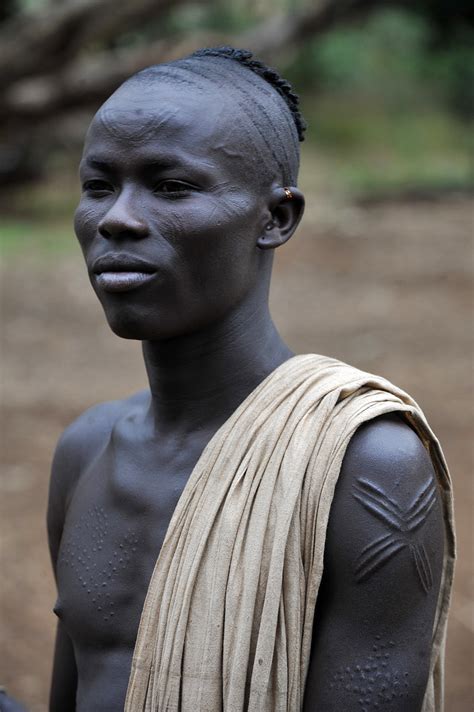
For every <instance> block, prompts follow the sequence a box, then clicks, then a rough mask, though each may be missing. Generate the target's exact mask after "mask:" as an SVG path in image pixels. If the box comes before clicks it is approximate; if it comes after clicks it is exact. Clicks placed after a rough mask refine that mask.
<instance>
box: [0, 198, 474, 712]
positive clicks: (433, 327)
mask: <svg viewBox="0 0 474 712" xmlns="http://www.w3.org/2000/svg"><path fill="white" fill-rule="evenodd" d="M472 218H473V211H472V206H471V205H470V204H469V203H468V202H467V200H466V199H461V198H458V199H455V198H450V199H449V200H446V199H445V200H443V201H438V202H425V203H422V202H420V203H393V204H388V203H387V204H378V205H372V206H371V207H365V208H361V207H357V206H354V205H343V204H341V205H338V206H331V209H329V208H328V207H325V206H324V205H323V204H321V206H320V207H319V208H316V209H314V210H313V211H310V213H309V216H308V219H307V221H306V225H305V226H303V227H302V228H301V230H300V231H299V233H298V235H297V236H296V237H295V238H294V239H293V240H292V242H291V244H289V245H287V246H286V247H285V248H282V250H280V253H281V254H279V255H278V260H277V262H276V268H275V275H274V288H273V294H272V302H273V313H274V317H275V320H276V322H277V324H278V325H279V327H280V328H281V331H282V333H283V334H284V336H285V337H286V338H287V340H288V342H289V344H290V345H291V347H292V348H293V350H295V351H296V352H307V351H316V352H319V353H326V354H329V355H332V356H335V357H337V358H340V359H343V360H345V361H349V362H350V363H352V364H354V365H356V366H359V367H361V368H363V369H365V370H369V371H374V372H377V373H380V374H382V375H384V376H386V377H387V378H389V379H391V380H392V381H394V382H395V383H397V384H398V385H399V386H401V387H402V388H404V389H406V390H407V391H408V392H410V393H411V394H412V395H413V396H414V397H415V399H416V400H417V401H418V402H419V403H421V404H422V406H423V408H424V410H425V413H426V414H427V416H428V419H429V420H430V422H431V424H432V427H433V428H434V430H435V432H436V433H437V434H438V436H439V438H440V440H441V442H442V444H443V447H444V450H445V454H446V456H447V459H448V462H449V464H450V468H451V473H452V477H453V481H454V489H455V495H456V512H457V527H458V544H459V562H458V566H457V577H456V583H455V593H454V599H453V605H452V610H451V620H450V628H449V638H448V652H447V707H446V709H447V712H464V711H465V712H468V711H471V710H472V709H474V699H473V691H472V687H471V677H472V670H473V665H472V663H473V648H472V642H473V635H472V634H473V627H474V617H473V612H474V603H473V593H472V587H471V585H470V560H471V559H472V524H471V522H472V514H471V511H472V510H471V507H472V485H471V481H472V464H473V458H472V454H473V453H472V448H471V444H470V442H471V440H470V437H471V435H472V432H471V424H472V415H473V411H472V402H473V393H472V388H473V374H472V354H473V343H472V333H473V332H472V325H473V324H472V306H473V304H472V296H473V293H472V282H471V279H472V268H473V252H472V242H471V238H472ZM71 239H72V238H71ZM2 292H3V298H2V308H3V316H4V320H5V327H4V345H3V372H2V375H3V406H2V419H3V428H2V431H3V434H4V440H3V444H4V448H3V450H4V453H3V458H4V469H3V475H2V479H1V483H0V487H1V497H0V506H1V513H0V522H1V525H0V526H1V591H0V593H1V614H2V632H1V641H0V642H1V651H0V661H1V669H0V678H1V681H2V683H3V684H4V685H6V686H7V687H8V688H9V690H10V691H11V694H14V695H16V696H18V698H19V699H21V700H22V701H23V702H24V703H25V704H26V705H27V706H28V709H30V710H31V711H32V712H43V711H44V710H46V709H47V706H46V705H47V694H48V686H49V677H50V670H51V659H52V646H53V635H54V626H55V618H54V615H53V613H52V607H53V604H54V601H55V590H54V582H53V578H52V575H51V571H50V564H49V557H48V552H47V542H46V535H45V526H44V518H45V509H46V497H47V483H48V474H49V464H50V461H51V456H52V452H53V448H54V445H55V442H56V440H57V438H58V436H59V434H60V432H61V430H62V429H63V428H64V427H65V426H66V425H67V424H68V423H69V422H70V421H71V420H72V419H73V418H75V417H76V416H77V415H78V414H79V413H80V412H81V411H82V410H84V409H85V408H86V407H88V406H90V405H92V404H93V403H95V402H98V401H101V400H104V399H110V398H118V397H121V396H124V395H126V394H128V393H130V392H131V391H133V390H136V389H138V388H141V387H143V386H144V385H145V381H144V370H143V367H142V362H141V354H140V349H139V346H138V345H137V344H136V343H131V342H125V341H121V340H119V339H117V338H116V337H114V336H113V335H112V334H111V333H110V332H109V330H108V327H107V326H106V325H105V321H104V319H103V316H102V313H101V311H100V308H99V306H98V304H96V303H95V298H94V297H93V295H92V292H91V290H90V287H89V285H88V282H87V278H86V276H85V274H84V269H83V266H82V262H81V258H80V256H79V253H78V252H73V253H72V254H71V255H67V256H61V257H54V256H50V259H49V261H47V260H46V258H45V257H35V256H34V255H24V254H22V255H21V256H16V257H9V258H5V259H4V263H3V287H2Z"/></svg>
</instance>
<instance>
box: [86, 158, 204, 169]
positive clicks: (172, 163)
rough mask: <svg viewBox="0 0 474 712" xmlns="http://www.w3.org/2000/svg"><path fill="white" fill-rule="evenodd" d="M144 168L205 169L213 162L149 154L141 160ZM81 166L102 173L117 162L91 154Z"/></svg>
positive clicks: (114, 167) (115, 167)
mask: <svg viewBox="0 0 474 712" xmlns="http://www.w3.org/2000/svg"><path fill="white" fill-rule="evenodd" d="M142 165H143V166H144V167H145V168H148V169H150V168H160V169H163V168H174V167H178V168H185V169H188V170H197V171H199V170H205V169H206V168H207V169H209V168H213V167H214V166H213V164H212V163H211V162H210V161H199V162H197V163H194V162H193V163H190V162H188V161H186V160H183V158H182V157H181V156H179V155H173V154H168V155H165V154H162V155H160V156H150V157H148V158H145V159H144V160H143V162H142ZM81 166H88V167H90V168H96V169H98V170H100V171H103V172H104V173H113V172H115V171H117V170H118V166H117V164H116V163H115V162H114V161H113V160H109V159H106V158H101V157H97V158H94V157H92V156H87V157H86V158H84V159H83V160H82V161H81Z"/></svg>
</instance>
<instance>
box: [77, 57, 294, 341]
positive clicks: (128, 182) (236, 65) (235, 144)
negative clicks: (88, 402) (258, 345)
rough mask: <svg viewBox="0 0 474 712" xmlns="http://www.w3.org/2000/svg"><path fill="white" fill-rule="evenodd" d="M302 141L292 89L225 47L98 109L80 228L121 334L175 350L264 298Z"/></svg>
mask: <svg viewBox="0 0 474 712" xmlns="http://www.w3.org/2000/svg"><path fill="white" fill-rule="evenodd" d="M265 74H266V75H267V79H266V78H265ZM303 130H304V124H303V122H302V119H301V117H300V115H299V112H298V111H297V99H296V97H295V95H294V94H293V93H292V92H291V89H290V88H289V85H288V84H287V83H286V82H285V81H284V80H282V79H281V78H278V75H276V73H275V72H274V71H273V70H269V69H267V68H265V67H264V66H263V65H261V64H260V63H259V62H256V61H255V60H252V59H251V55H250V53H248V52H243V51H238V50H231V49H230V48H222V49H220V50H219V49H217V50H200V51H199V52H198V53H195V55H191V56H190V57H188V58H184V59H181V60H177V61H176V62H172V63H169V64H164V65H157V66H156V67H149V68H148V69H145V70H143V71H142V72H139V73H138V74H137V75H134V76H133V77H132V78H131V79H129V80H128V81H127V82H125V84H123V85H122V86H121V87H120V88H119V89H118V90H117V91H116V92H115V93H114V94H113V95H112V97H111V98H110V99H109V100H108V101H107V102H106V103H105V104H104V105H103V106H102V107H101V109H99V111H98V112H97V114H96V116H95V117H94V120H93V121H92V124H91V127H90V129H89V132H88V135H87V139H86V145H85V149H84V155H83V160H82V163H81V178H82V183H83V196H82V199H81V203H80V204H79V207H78V210H77V212H76V220H75V226H76V233H77V236H78V238H79V241H80V243H81V247H82V249H83V252H84V256H85V258H86V262H87V265H88V269H89V273H90V276H91V281H92V284H93V287H94V289H95V291H96V292H97V295H98V297H99V299H100V301H101V303H102V305H103V307H104V310H105V313H106V316H107V319H108V321H109V324H110V326H111V327H112V329H113V330H114V331H115V332H116V333H118V334H119V335H121V336H125V337H127V338H137V339H146V340H149V339H162V338H170V337H173V336H178V335H182V334H185V333H190V332H191V331H196V330H199V329H201V328H205V327H206V326H208V325H209V324H211V323H213V322H215V321H217V320H219V319H220V318H222V317H224V316H225V314H226V313H228V312H229V311H231V310H233V309H235V308H237V307H238V305H239V304H240V303H241V302H242V300H244V299H254V300H255V299H266V295H267V291H268V284H269V278H270V271H271V254H272V252H273V249H274V248H275V247H277V246H278V245H280V244H282V243H283V242H285V241H286V240H287V239H288V238H289V237H290V236H291V234H292V233H293V232H294V229H295V228H296V225H297V223H298V221H299V219H300V217H301V214H302V210H303V198H302V196H301V194H300V192H299V191H298V190H297V188H296V182H297V172H298V163H299V150H298V140H299V139H300V138H302V132H303ZM285 187H287V188H288V187H289V188H290V189H291V193H290V194H289V193H288V190H286V191H285V190H284V189H285ZM289 195H291V196H292V197H291V198H289V197H288V196H289ZM124 270H126V271H127V272H128V273H129V276H128V277H125V276H124V275H123V274H122V275H118V277H117V271H122V272H123V271H124ZM137 274H142V277H141V278H139V277H137ZM114 275H115V276H114ZM143 275H144V276H143ZM127 280H128V281H127Z"/></svg>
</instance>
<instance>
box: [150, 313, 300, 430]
mask: <svg viewBox="0 0 474 712" xmlns="http://www.w3.org/2000/svg"><path fill="white" fill-rule="evenodd" d="M143 355H144V359H145V365H146V370H147V374H148V380H149V384H150V391H151V404H150V413H149V414H150V416H151V418H152V420H153V425H154V429H155V431H166V430H170V429H173V430H183V431H190V430H194V429H196V428H199V429H204V430H205V429H208V428H209V429H216V428H217V427H219V426H220V425H221V424H222V423H223V422H225V420H227V418H228V417H229V416H230V415H231V414H232V413H233V412H234V410H235V409H236V408H237V407H238V406H239V404H240V403H241V402H242V401H243V400H244V399H245V398H246V397H247V395H248V394H249V393H250V392H251V391H252V390H254V388H256V386H257V385H258V384H259V383H260V382H261V381H263V379H264V378H266V377H267V376H268V375H269V374H270V373H271V372H272V371H273V370H275V368H277V367H278V366H279V365H280V364H282V363H283V362H284V361H286V360H287V359H288V358H290V357H291V356H292V355H293V354H292V353H291V351H290V350H289V348H288V347H287V346H286V344H285V343H284V342H283V340H282V339H281V337H280V335H279V333H278V331H277V329H276V327H275V325H274V323H273V321H272V319H271V316H270V313H269V310H268V305H267V304H266V303H265V304H264V305H259V306H257V307H255V304H254V305H253V307H252V306H246V305H245V304H244V305H241V306H240V307H239V309H238V310H237V311H236V312H234V313H230V314H228V315H226V317H225V318H224V319H223V320H221V321H220V322H219V323H217V324H213V325H212V326H210V327H208V328H206V329H203V330H201V331H199V332H196V333H193V334H189V335H186V336H180V337H178V338H174V339H169V340H166V341H160V342H155V341H144V342H143Z"/></svg>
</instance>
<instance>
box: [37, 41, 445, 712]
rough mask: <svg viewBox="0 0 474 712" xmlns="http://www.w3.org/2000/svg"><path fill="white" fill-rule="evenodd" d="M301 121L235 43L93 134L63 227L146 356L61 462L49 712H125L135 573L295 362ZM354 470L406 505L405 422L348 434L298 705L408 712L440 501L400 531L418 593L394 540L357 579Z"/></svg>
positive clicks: (99, 119)
mask: <svg viewBox="0 0 474 712" xmlns="http://www.w3.org/2000/svg"><path fill="white" fill-rule="evenodd" d="M303 128H304V124H303V121H302V119H301V116H300V114H299V112H298V107H297V100H296V97H295V95H294V94H293V93H292V92H291V90H290V87H289V85H288V84H287V83H286V82H284V81H283V80H282V79H281V78H279V77H278V75H277V74H276V73H275V72H270V71H268V69H266V68H265V67H264V66H263V65H260V64H258V63H256V62H253V60H252V59H251V57H250V56H249V54H248V53H244V52H235V51H234V52H232V51H231V50H230V49H224V50H222V49H221V50H218V51H216V52H207V53H206V52H201V56H198V57H192V58H191V59H187V60H181V61H178V62H176V63H171V64H170V65H160V66H159V67H157V68H154V69H153V68H151V69H149V70H145V71H144V72H142V73H140V74H138V75H135V77H132V79H131V80H129V81H127V82H126V83H125V84H124V85H122V87H120V88H119V89H118V91H117V92H115V94H113V95H112V97H111V98H110V99H109V100H108V101H107V102H106V103H105V104H104V105H103V106H102V107H101V109H100V110H99V111H98V113H97V114H96V116H95V117H94V119H93V121H92V124H91V126H90V129H89V132H88V134H87V139H86V143H85V148H84V154H83V159H82V162H81V168H80V173H81V182H82V198H81V201H80V204H79V206H78V209H77V212H76V216H75V230H76V234H77V237H78V239H79V242H80V245H81V248H82V251H83V254H84V258H85V262H86V265H87V269H88V273H89V276H90V279H91V283H92V287H93V289H94V291H95V292H96V294H97V296H98V298H99V300H100V302H101V305H102V307H103V309H104V312H105V316H106V318H107V321H108V323H109V325H110V327H111V329H112V330H113V332H114V333H115V334H117V335H118V336H120V337H122V338H127V339H136V340H139V341H141V342H142V349H143V355H144V361H145V367H146V371H147V375H148V381H149V389H147V390H146V391H143V392H140V393H137V394H136V395H133V396H131V397H130V398H128V399H126V400H123V401H114V402H110V403H103V404H100V405H97V406H95V407H93V408H91V409H90V410H88V411H87V412H85V413H84V414H83V415H82V416H80V417H79V418H78V419H77V420H76V421H75V422H74V423H73V424H72V425H71V426H69V427H68V428H67V430H66V431H65V433H64V434H63V435H62V437H61V439H60V441H59V444H58V446H57V449H56V453H55V456H54V462H53V468H52V478H51V486H50V499H49V508H48V533H49V542H50V549H51V556H52V562H53V567H54V571H55V575H56V580H57V586H58V599H57V604H56V606H55V613H56V615H57V616H58V618H59V622H58V629H57V638H56V650H55V658H54V671H53V679H52V689H51V701H50V709H51V711H52V712H68V711H69V710H78V711H79V712H95V711H97V712H118V710H122V709H123V707H124V701H125V697H126V691H127V684H128V680H129V676H130V670H131V663H132V656H133V652H134V646H135V641H136V638H137V630H138V626H139V622H140V615H141V613H142V608H143V604H144V600H145V596H146V593H147V588H148V585H149V581H150V577H151V575H152V571H153V568H154V566H155V562H156V560H157V557H158V555H159V553H160V550H161V547H162V543H163V540H164V537H165V534H166V532H167V528H168V525H169V523H170V519H171V516H172V514H173V511H174V510H175V507H176V505H177V503H178V500H179V498H180V495H181V493H182V491H183V488H184V487H185V485H186V482H187V481H188V478H189V477H190V473H191V472H192V470H193V468H194V466H195V465H196V463H197V462H198V460H199V458H200V456H201V453H202V452H203V450H204V448H205V446H206V445H207V443H208V442H209V441H210V439H211V438H212V436H213V435H214V434H215V433H216V431H217V430H218V429H219V428H220V427H221V426H222V424H223V423H225V421H226V420H227V419H228V418H229V417H230V416H231V414H232V413H233V412H234V411H235V410H236V408H237V407H238V406H239V404H241V403H242V401H244V399H245V398H246V397H247V396H248V395H249V394H250V393H251V392H252V391H253V390H254V389H255V388H256V387H257V386H258V384H260V383H261V382H262V381H263V380H264V379H265V378H266V377H267V376H268V375H269V374H271V373H272V372H273V371H275V369H277V367H279V366H281V364H283V363H285V362H286V361H288V360H289V359H290V358H291V357H292V353H291V351H290V349H289V348H288V347H287V346H286V344H285V343H284V342H283V341H282V339H281V337H280V335H279V334H278V331H277V330H276V328H275V325H274V324H273V322H272V320H271V317H270V314H269V310H268V290H269V282H270V275H271V266H272V256H273V252H274V250H275V249H276V248H277V247H279V246H280V245H282V244H283V243H285V242H286V241H287V240H288V239H289V238H290V237H291V236H292V234H293V233H294V231H295V229H296V227H297V225H298V222H299V220H300V218H301V216H302V213H303V207H304V199H303V196H302V194H301V192H300V191H299V190H298V188H297V187H296V179H297V169H298V159H299V157H298V140H297V139H298V138H300V139H301V138H302V132H303ZM104 367H106V366H104ZM89 385H90V388H91V390H93V384H89ZM87 387H88V386H87V384H85V388H87ZM361 473H363V474H364V476H365V477H366V478H367V479H368V480H370V482H371V486H373V487H376V488H377V489H378V490H379V492H380V493H381V496H382V497H386V498H387V501H388V502H389V504H388V506H389V508H390V507H392V508H393V507H394V506H396V507H398V508H399V511H401V512H403V511H404V510H406V509H407V507H408V506H409V504H410V503H411V502H412V501H413V498H414V496H415V495H416V493H417V492H418V491H419V489H420V487H424V486H426V483H431V484H432V483H433V482H435V473H434V470H433V466H432V463H431V461H430V458H429V456H428V453H427V451H426V449H425V448H424V446H423V445H422V443H421V441H420V439H419V438H418V436H417V435H416V434H415V432H414V431H413V429H412V428H410V427H409V426H408V425H407V424H406V422H404V421H403V420H402V419H401V418H400V417H399V416H397V415H386V416H382V417H380V418H377V419H375V420H371V421H370V422H368V423H366V424H365V425H363V426H362V427H361V428H359V429H358V430H357V432H356V434H355V435H354V437H353V438H352V439H351V442H350V444H349V447H348V448H347V451H346V454H345V457H344V461H343V466H342V470H341V474H340V477H339V482H338V485H337V488H336V493H335V496H334V500H333V503H332V508H331V515H330V519H329V525H328V530H327V539H326V545H325V568H324V574H323V579H322V584H321V588H320V591H319V596H318V600H317V607H316V616H315V620H316V622H317V624H316V623H315V625H314V628H313V642H312V650H311V660H310V664H309V671H308V674H307V678H306V686H305V695H304V707H303V709H304V710H305V712H311V711H312V710H323V711H324V712H327V711H329V710H342V709H347V710H376V709H377V710H378V709H384V710H390V711H391V712H395V711H399V712H402V711H403V712H415V711H419V710H420V709H421V707H422V702H423V698H424V694H425V689H426V686H427V681H428V675H429V661H430V651H431V645H432V630H433V623H434V618H435V612H436V606H437V600H438V592H439V590H440V579H441V573H442V567H443V545H444V544H443V542H444V527H443V516H442V507H441V504H440V499H439V496H438V495H437V497H436V498H435V499H434V500H433V502H432V504H433V506H430V508H425V509H424V510H423V511H422V512H421V519H420V522H419V523H418V524H417V527H416V532H413V534H411V533H410V530H409V528H408V529H407V532H406V536H407V537H408V539H407V541H408V542H409V545H410V542H411V540H410V537H411V536H413V542H412V543H413V545H415V538H416V537H419V536H422V541H423V544H424V547H425V550H426V556H427V561H428V567H429V585H427V584H426V580H424V579H423V575H422V574H420V572H419V569H417V568H416V566H414V565H413V561H412V558H411V557H410V555H409V545H407V546H405V548H404V549H403V550H402V551H399V552H397V553H396V555H393V556H391V557H385V558H384V556H383V553H382V555H381V557H380V559H379V560H377V561H375V563H374V565H373V566H372V567H370V566H369V567H368V570H367V571H365V573H364V576H363V577H362V579H363V580H360V579H361V577H360V576H359V577H358V576H357V575H356V574H354V573H353V572H354V562H356V561H357V560H358V557H360V555H361V551H363V550H364V549H365V548H366V547H370V546H371V545H373V544H374V542H376V541H377V540H378V539H379V538H380V537H382V536H385V535H386V533H387V531H389V530H390V526H391V524H390V521H389V520H387V518H385V519H384V517H383V512H382V515H380V512H379V516H378V515H377V512H375V514H374V509H373V508H372V509H371V507H370V502H369V499H370V494H369V495H367V493H366V494H364V493H361V494H360V497H359V501H358V500H357V498H355V496H354V490H353V487H354V484H355V483H357V481H358V478H360V476H361ZM364 497H365V499H364ZM391 502H395V504H390V503H391ZM425 578H426V577H425ZM374 660H375V664H376V665H379V667H380V671H381V672H380V671H379V673H380V674H379V673H378V674H377V676H376V678H374V679H375V683H374V684H373V685H372V687H371V686H370V682H367V684H365V685H362V684H361V685H360V689H359V687H357V685H356V684H353V683H354V679H355V682H357V680H359V679H361V680H362V679H363V677H364V672H363V670H364V666H366V665H370V664H371V662H370V661H372V662H373V661H374ZM382 665H383V667H381V666H382ZM374 669H375V668H374ZM351 680H352V682H351ZM402 692H403V694H402ZM382 703H383V704H382ZM183 709H184V710H185V712H187V710H188V708H187V707H186V708H183ZM196 709H197V708H196ZM200 709H201V708H200ZM295 712H296V711H295Z"/></svg>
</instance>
